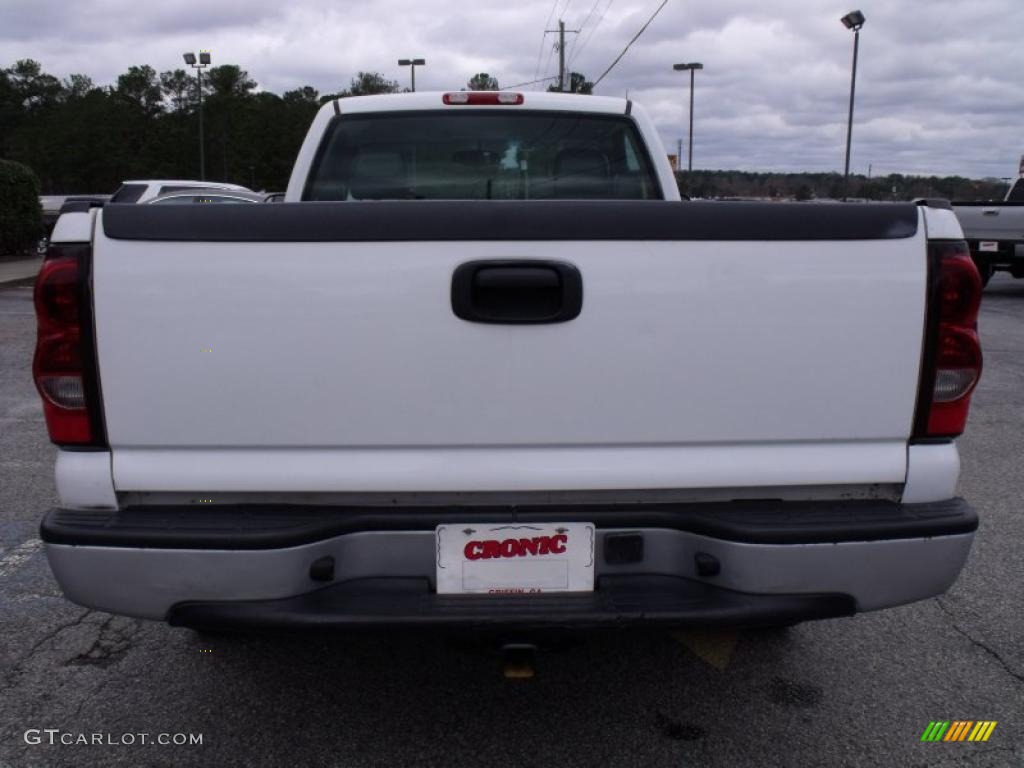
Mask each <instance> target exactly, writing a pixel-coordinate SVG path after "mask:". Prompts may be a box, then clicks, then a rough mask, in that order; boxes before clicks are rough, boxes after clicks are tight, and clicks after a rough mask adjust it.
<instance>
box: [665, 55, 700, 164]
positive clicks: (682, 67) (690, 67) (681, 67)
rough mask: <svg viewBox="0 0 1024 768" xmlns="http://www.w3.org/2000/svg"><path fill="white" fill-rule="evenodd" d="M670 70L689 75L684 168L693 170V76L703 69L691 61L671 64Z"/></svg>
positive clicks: (697, 62)
mask: <svg viewBox="0 0 1024 768" xmlns="http://www.w3.org/2000/svg"><path fill="white" fill-rule="evenodd" d="M672 69H674V70H675V71H676V72H689V73H690V152H689V157H688V159H687V163H686V167H687V170H690V171H692V170H693V75H694V73H695V72H696V71H697V70H698V69H704V65H703V64H701V63H700V62H699V61H692V62H690V63H689V64H673V65H672ZM679 154H680V157H681V156H682V150H681V149H680V151H679Z"/></svg>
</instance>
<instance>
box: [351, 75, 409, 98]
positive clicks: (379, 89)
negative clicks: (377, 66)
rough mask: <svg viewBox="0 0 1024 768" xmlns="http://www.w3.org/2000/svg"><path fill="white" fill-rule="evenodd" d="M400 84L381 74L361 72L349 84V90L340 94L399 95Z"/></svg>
mask: <svg viewBox="0 0 1024 768" xmlns="http://www.w3.org/2000/svg"><path fill="white" fill-rule="evenodd" d="M400 90H401V88H400V87H399V85H398V83H397V82H396V81H394V80H388V79H387V78H386V77H384V75H382V74H381V73H380V72H359V74H357V75H356V76H355V77H353V78H352V81H351V82H350V83H349V86H348V88H347V89H345V90H344V91H342V92H341V93H340V94H338V95H339V96H341V97H345V96H371V95H373V94H375V93H398V92H399V91H400Z"/></svg>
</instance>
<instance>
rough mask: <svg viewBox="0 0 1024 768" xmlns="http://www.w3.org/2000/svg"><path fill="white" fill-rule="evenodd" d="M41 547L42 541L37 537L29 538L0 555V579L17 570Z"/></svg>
mask: <svg viewBox="0 0 1024 768" xmlns="http://www.w3.org/2000/svg"><path fill="white" fill-rule="evenodd" d="M42 547H43V542H42V541H40V540H39V539H29V540H28V541H26V542H24V543H22V544H19V545H18V546H16V547H15V548H14V549H12V550H11V551H10V552H8V553H7V554H5V555H4V556H3V557H0V579H4V578H7V576H9V575H10V574H12V573H14V571H16V570H18V569H19V568H20V567H21V566H23V565H24V564H25V563H26V562H28V561H29V560H30V559H31V558H32V556H33V555H35V553H36V552H38V551H39V550H40V549H42Z"/></svg>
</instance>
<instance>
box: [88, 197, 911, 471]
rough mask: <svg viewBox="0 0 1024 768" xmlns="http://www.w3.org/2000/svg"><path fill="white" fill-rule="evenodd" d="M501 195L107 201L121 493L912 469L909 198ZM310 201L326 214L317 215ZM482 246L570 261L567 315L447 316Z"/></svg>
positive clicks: (110, 365) (108, 366) (103, 240)
mask: <svg viewBox="0 0 1024 768" xmlns="http://www.w3.org/2000/svg"><path fill="white" fill-rule="evenodd" d="M423 205H426V206H427V208H429V209H430V217H429V218H430V221H429V223H423V214H422V213H421V211H422V210H423V208H422V206H423ZM483 205H485V206H486V205H487V203H484V204H483ZM493 205H494V204H492V207H491V208H489V209H487V210H489V211H494V210H495V208H494V207H493ZM497 205H498V206H502V205H506V206H507V205H509V204H497ZM514 205H516V206H518V207H517V208H511V207H506V208H503V209H501V208H499V210H500V211H502V215H501V217H499V218H494V215H492V214H481V216H483V217H484V222H485V223H483V224H479V223H477V224H474V223H473V221H474V219H473V214H474V211H475V210H476V209H477V206H476V204H473V205H470V204H465V203H463V204H443V203H442V204H437V203H429V204H423V203H417V202H412V203H398V204H385V203H338V204H335V203H311V204H306V203H303V204H296V205H289V204H284V205H275V206H256V205H253V206H237V207H232V206H224V208H233V209H234V210H230V211H228V210H223V209H222V210H217V211H216V212H214V211H212V210H209V209H210V208H212V206H205V207H204V206H198V207H199V208H206V209H207V210H198V211H188V212H181V211H173V212H169V211H166V210H162V211H159V212H157V211H155V210H154V209H155V208H158V207H157V206H154V207H152V208H150V209H149V210H146V211H128V210H120V209H122V208H125V209H126V208H129V206H110V207H108V208H107V209H106V210H104V211H103V213H102V220H101V221H100V222H99V223H98V224H97V226H96V234H95V241H94V242H95V248H94V265H93V281H94V297H95V298H94V301H95V318H96V321H95V322H96V334H97V349H98V352H97V354H98V359H99V373H100V380H101V386H102V393H103V408H104V413H105V418H106V425H107V433H108V436H109V441H110V446H111V449H112V452H113V473H114V481H115V485H116V487H117V489H118V490H147V491H156V490H167V491H261V490H263V491H274V490H277V491H401V490H410V491H415V490H422V491H430V490H444V491H458V490H527V489H528V490H551V489H567V490H571V489H600V488H623V487H642V488H686V487H690V488H694V487H697V488H699V487H723V486H728V487H732V486H738V485H748V486H749V485H814V484H820V483H875V482H878V483H883V482H903V480H904V476H905V472H906V440H907V437H908V435H909V434H910V431H911V423H912V419H913V413H914V405H915V397H916V390H917V383H918V368H919V364H920V357H921V347H922V329H923V322H924V314H925V285H926V255H925V252H926V249H925V242H924V237H925V236H924V227H923V226H917V216H918V213H917V211H914V210H912V209H911V211H910V212H909V213H908V212H907V210H906V208H908V207H907V206H879V207H878V209H877V210H878V211H879V212H876V213H874V214H872V215H874V216H876V217H880V221H879V222H875V224H873V225H871V226H867V225H865V226H863V227H861V228H860V229H859V230H858V228H857V227H852V228H851V226H850V225H849V222H848V221H846V220H845V219H844V217H845V216H846V215H847V214H848V213H851V210H850V208H847V207H846V206H842V207H840V206H807V207H804V206H796V205H793V206H787V205H780V204H775V205H773V206H771V211H770V212H769V213H768V214H766V213H765V209H764V208H763V207H759V206H750V205H745V204H739V203H722V204H718V203H692V204H687V203H653V204H652V203H641V204H638V205H642V206H654V208H658V209H659V210H661V211H663V212H664V211H665V210H666V208H665V206H670V207H671V212H672V214H671V217H670V218H666V217H667V214H664V215H663V214H657V215H655V213H654V212H653V208H649V207H647V208H644V209H643V211H642V212H637V211H638V210H639V209H637V208H636V206H632V205H622V204H615V205H614V206H609V205H602V204H570V206H571V211H572V214H571V217H569V216H568V212H569V211H570V208H566V209H565V210H566V212H567V218H565V224H564V226H562V225H561V224H559V221H561V219H560V218H559V215H558V211H559V204H548V205H547V206H544V209H543V211H542V209H541V208H540V207H538V206H540V205H541V204H529V203H526V204H514ZM563 205H564V204H563ZM309 206H313V208H315V209H317V210H318V211H319V213H318V214H317V215H318V216H319V218H316V222H320V224H322V223H323V221H324V219H323V214H324V212H325V211H329V212H330V213H331V216H330V217H329V222H330V223H328V224H326V225H324V226H320V224H317V226H318V227H319V229H318V231H317V232H313V233H311V232H309V231H308V230H307V229H304V226H306V227H311V226H312V224H313V223H315V222H314V220H313V219H310V218H309V214H307V213H306V211H309V210H310V208H309ZM324 206H328V208H325V207H324ZM367 206H369V208H368V207H367ZM409 206H412V207H415V208H416V210H417V212H416V213H415V214H412V213H409V215H408V216H406V212H409V211H411V210H412V208H410V207H409ZM318 207H319V208H318ZM868 207H872V208H873V206H864V208H868ZM141 208H146V207H145V206H143V207H141ZM217 208H221V207H220V206H217ZM242 208H244V209H246V210H245V211H239V210H237V209H242ZM828 208H831V209H832V210H831V211H829V210H825V209H828ZM851 208H852V207H851ZM249 209H254V210H249ZM300 209H301V210H300ZM882 209H885V211H886V213H881V212H880V211H882ZM289 210H290V211H291V212H289ZM480 210H484V209H480ZM897 210H898V212H897ZM552 211H555V213H554V214H552ZM646 211H651V213H646ZM385 214H388V216H389V217H390V218H389V219H388V221H389V223H388V225H387V226H382V225H381V224H380V222H381V217H382V216H384V215H385ZM214 215H216V216H218V217H221V218H219V219H217V221H219V222H222V224H220V225H214V224H211V221H213V220H212V219H211V217H212V216H214ZM851 215H861V214H852V213H851ZM182 216H184V217H186V219H187V221H186V223H185V224H182V223H181V217H182ZM487 216H490V217H491V218H490V219H487ZM630 216H633V218H632V219H630V218H629V217H630ZM658 216H661V219H659V218H658ZM886 216H888V217H889V218H891V219H892V221H890V222H889V223H888V224H887V223H885V221H882V220H884V219H885V218H886ZM911 216H912V217H913V226H911V227H909V228H908V227H907V226H902V228H901V227H900V226H896V225H895V224H893V222H894V221H896V220H897V219H899V220H900V221H902V222H903V223H904V225H905V224H906V221H907V220H908V218H909V217H911ZM161 217H162V218H161ZM171 217H177V218H174V219H173V221H176V222H178V223H177V224H170V223H168V222H171V221H172V218H171ZM188 217H191V218H188ZM204 217H205V218H204ZM268 217H269V218H271V219H273V221H272V222H271V223H270V224H268V223H267V222H268ZM314 218H315V217H314ZM610 219H613V220H614V221H617V222H618V225H614V222H612V223H609V220H610ZM662 219H664V221H662ZM412 220H415V222H419V223H418V224H416V225H415V226H413V227H412V229H413V230H415V231H411V232H410V233H409V234H408V235H402V234H396V232H399V233H401V232H402V231H403V228H407V227H409V226H411V225H410V224H409V221H412ZM287 221H290V222H291V223H290V224H289V225H288V227H287V232H283V231H282V230H281V229H280V228H279V227H278V228H274V229H273V233H272V234H269V235H266V234H265V232H270V231H271V225H272V224H274V222H277V224H276V225H275V226H277V225H280V227H283V226H284V222H287ZM487 221H491V222H498V224H497V225H496V226H494V227H492V228H491V229H489V230H488V229H487V224H486V222H487ZM844 221H846V223H844ZM161 222H162V223H161ZM247 222H248V224H249V225H250V228H249V229H246V223H247ZM367 222H369V223H367ZM631 222H632V223H631ZM808 222H810V224H808ZM304 223H305V224H304ZM655 224H656V225H657V226H655ZM172 226H174V227H179V231H180V235H173V234H168V229H169V228H171V227H172ZM217 226H223V230H220V233H219V234H218V230H217ZM324 227H326V229H325V228H324ZM417 227H418V229H417ZM808 227H810V229H808ZM815 227H816V228H815ZM832 230H835V231H836V232H838V233H839V234H838V235H836V236H830V235H829V232H830V231H832ZM856 231H859V232H860V235H859V236H858V235H857V234H856ZM232 232H234V233H235V234H231V233H232ZM288 232H290V233H291V234H288ZM510 232H517V233H518V234H517V235H515V236H509V233H510ZM787 232H788V233H791V234H787ZM851 232H854V234H850V233H851ZM140 233H141V234H140ZM204 233H205V234H204ZM261 233H264V234H261ZM424 233H426V234H424ZM532 233H537V234H536V235H533V234H532ZM588 233H593V234H588ZM427 235H429V236H427ZM531 236H533V237H535V239H525V238H528V237H531ZM403 238H407V239H403ZM488 259H495V260H507V259H514V260H551V261H557V262H564V263H569V264H572V265H574V266H575V267H576V268H577V269H578V270H579V273H580V275H581V276H582V282H583V304H582V310H581V312H580V314H579V316H578V317H576V318H575V319H573V320H571V321H569V322H563V323H552V324H530V325H500V324H486V323H478V322H467V321H466V320H463V319H460V318H459V317H457V316H456V315H455V313H454V312H453V308H452V301H451V291H452V277H453V273H454V271H455V270H456V268H457V267H458V266H459V265H461V264H463V263H465V262H469V261H474V260H488Z"/></svg>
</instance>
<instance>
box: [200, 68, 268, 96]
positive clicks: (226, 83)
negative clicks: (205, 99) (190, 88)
mask: <svg viewBox="0 0 1024 768" xmlns="http://www.w3.org/2000/svg"><path fill="white" fill-rule="evenodd" d="M205 80H206V82H208V83H209V84H210V91H211V93H210V95H211V97H215V96H222V97H233V98H244V97H246V96H250V95H251V94H252V92H253V91H254V90H255V89H256V81H255V80H253V79H252V78H251V77H249V73H248V72H246V71H245V70H244V69H242V68H241V67H239V66H238V65H237V64H222V65H221V66H219V67H214V68H213V69H211V70H210V71H209V72H208V73H207V75H206V78H205Z"/></svg>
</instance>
